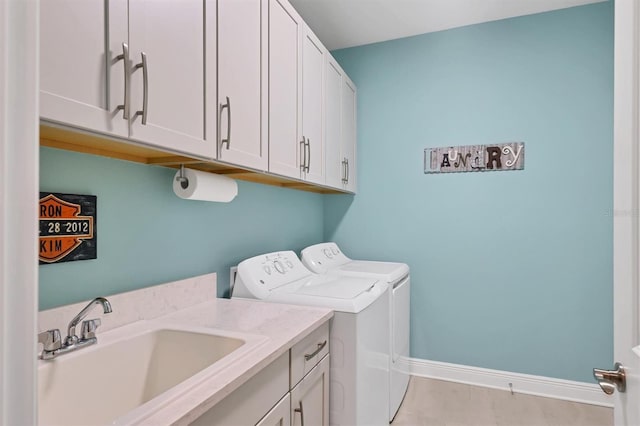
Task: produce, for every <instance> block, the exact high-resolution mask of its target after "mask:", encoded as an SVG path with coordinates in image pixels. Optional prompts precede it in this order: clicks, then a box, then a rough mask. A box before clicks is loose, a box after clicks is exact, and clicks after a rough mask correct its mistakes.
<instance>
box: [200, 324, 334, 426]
mask: <svg viewBox="0 0 640 426" xmlns="http://www.w3.org/2000/svg"><path fill="white" fill-rule="evenodd" d="M329 359H330V358H329V323H328V322H326V323H325V324H323V325H322V326H320V327H319V328H317V329H316V330H315V331H313V332H311V333H310V334H309V335H308V336H306V337H305V338H304V339H303V340H302V341H300V342H299V343H297V344H296V345H295V346H293V348H291V350H290V351H287V352H286V353H284V354H282V355H281V356H280V357H279V358H278V359H276V360H275V361H273V362H272V363H271V364H269V365H268V366H267V367H265V368H264V369H262V370H261V371H260V372H259V373H258V374H256V375H255V376H253V377H252V378H251V379H249V381H247V382H246V383H245V384H244V385H242V386H241V387H240V388H238V389H237V390H236V391H234V392H233V393H232V394H231V395H229V396H227V397H226V398H225V399H223V400H222V401H221V402H219V403H218V404H216V405H215V406H214V407H213V408H211V409H210V410H209V411H207V412H206V413H204V414H203V415H202V416H200V417H199V418H197V419H196V420H195V421H194V422H193V423H191V424H192V425H196V426H205V425H206V426H216V425H220V426H230V425H242V426H246V425H258V426H294V425H295V426H303V425H305V426H327V425H329V367H330V365H329V362H330V361H329Z"/></svg>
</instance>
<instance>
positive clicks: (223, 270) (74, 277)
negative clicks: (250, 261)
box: [40, 148, 323, 309]
mask: <svg viewBox="0 0 640 426" xmlns="http://www.w3.org/2000/svg"><path fill="white" fill-rule="evenodd" d="M174 173H175V170H171V169H167V168H163V167H153V166H146V165H140V164H135V163H130V162H126V161H119V160H112V159H107V158H102V157H95V156H90V155H84V154H77V153H71V152H65V151H60V150H55V149H48V148H42V149H41V152H40V189H41V191H50V192H63V193H72V194H74V193H76V194H92V195H97V197H98V218H97V231H98V258H97V259H96V260H85V261H79V262H69V263H61V264H53V265H42V266H40V309H48V308H52V307H55V306H59V305H64V304H68V303H72V302H77V301H80V300H86V299H90V298H93V297H96V296H99V295H107V294H114V293H118V292H122V291H128V290H132V289H136V288H141V287H145V286H149V285H154V284H160V283H164V282H168V281H173V280H178V279H182V278H187V277H192V276H195V275H200V274H205V273H209V272H218V295H219V296H223V295H225V294H227V293H228V282H229V267H230V266H232V265H236V264H237V263H238V262H239V261H241V260H243V259H245V258H247V257H250V256H254V255H258V254H261V253H266V252H269V251H276V250H285V249H293V250H300V249H302V248H304V247H306V246H307V245H310V244H315V243H318V242H321V240H322V234H323V229H322V226H323V222H322V214H323V212H322V203H323V199H322V195H319V194H312V193H307V192H301V191H295V190H291V189H283V188H276V187H272V186H266V185H259V184H253V183H248V182H241V181H238V196H237V197H236V199H235V200H233V201H232V202H231V203H228V204H225V203H207V202H202V201H186V200H182V199H180V198H178V197H176V196H175V194H174V193H173V190H172V186H171V185H172V179H173V175H174Z"/></svg>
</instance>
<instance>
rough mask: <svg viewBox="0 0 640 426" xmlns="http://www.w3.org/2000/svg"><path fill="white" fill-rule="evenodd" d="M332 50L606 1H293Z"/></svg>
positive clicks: (314, 30)
mask: <svg viewBox="0 0 640 426" xmlns="http://www.w3.org/2000/svg"><path fill="white" fill-rule="evenodd" d="M289 1H290V2H291V4H292V5H293V6H294V7H295V8H296V10H297V11H298V13H300V15H302V17H303V18H304V20H305V21H306V22H307V24H309V26H310V27H311V29H312V30H313V32H314V33H316V35H317V36H318V37H319V38H320V40H322V42H323V43H324V44H325V46H326V47H327V48H328V49H329V50H334V49H340V48H343V47H352V46H360V45H363V44H369V43H376V42H379V41H384V40H392V39H396V38H402V37H408V36H412V35H417V34H424V33H429V32H433V31H440V30H445V29H449V28H456V27H462V26H465V25H471V24H478V23H481V22H489V21H495V20H498V19H505V18H511V17H514V16H522V15H529V14H533V13H540V12H546V11H549V10H556V9H564V8H567V7H573V6H580V5H584V4H589V3H598V2H600V1H606V0H289Z"/></svg>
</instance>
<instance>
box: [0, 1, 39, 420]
mask: <svg viewBox="0 0 640 426" xmlns="http://www.w3.org/2000/svg"><path fill="white" fill-rule="evenodd" d="M0 23H1V24H0V27H1V28H2V37H0V158H1V159H2V161H0V199H1V200H3V202H2V206H0V236H2V244H0V329H1V330H2V332H0V424H1V425H34V424H38V419H37V415H36V399H37V397H36V391H37V383H36V381H37V370H36V365H37V364H36V361H37V355H36V344H35V342H36V333H37V321H36V318H37V317H36V316H37V313H38V309H37V308H38V255H37V253H38V249H37V239H38V152H39V146H38V38H37V34H38V3H37V2H35V1H0Z"/></svg>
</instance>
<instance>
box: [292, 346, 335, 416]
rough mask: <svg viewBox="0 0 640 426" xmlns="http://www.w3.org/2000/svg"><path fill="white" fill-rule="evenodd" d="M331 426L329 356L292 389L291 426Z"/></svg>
mask: <svg viewBox="0 0 640 426" xmlns="http://www.w3.org/2000/svg"><path fill="white" fill-rule="evenodd" d="M328 424H329V355H326V356H325V357H324V358H323V359H322V361H320V363H319V364H318V365H316V366H315V367H313V370H311V372H310V373H309V374H307V375H306V376H305V377H304V379H302V381H301V382H300V383H298V384H297V385H296V386H295V387H294V388H293V389H291V426H305V425H306V426H309V425H312V426H326V425H328Z"/></svg>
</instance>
